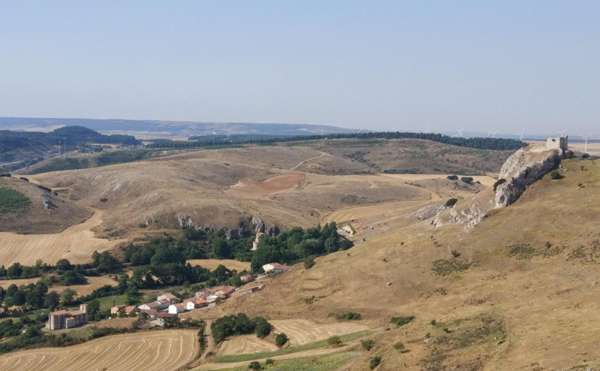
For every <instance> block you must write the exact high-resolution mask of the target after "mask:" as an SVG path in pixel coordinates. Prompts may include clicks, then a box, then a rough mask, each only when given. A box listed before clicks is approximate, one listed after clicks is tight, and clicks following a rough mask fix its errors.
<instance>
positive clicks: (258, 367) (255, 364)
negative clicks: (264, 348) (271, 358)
mask: <svg viewBox="0 0 600 371" xmlns="http://www.w3.org/2000/svg"><path fill="white" fill-rule="evenodd" d="M248 369H249V370H262V366H261V365H260V363H259V362H257V361H253V362H250V364H249V365H248Z"/></svg>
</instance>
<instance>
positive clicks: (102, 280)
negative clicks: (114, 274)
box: [0, 276, 117, 296]
mask: <svg viewBox="0 0 600 371" xmlns="http://www.w3.org/2000/svg"><path fill="white" fill-rule="evenodd" d="M39 280H40V279H39V278H24V279H16V280H0V287H2V288H4V289H6V288H7V287H8V286H10V285H12V284H15V285H17V286H22V285H28V284H30V283H36V282H37V281H39ZM87 280H88V284H87V285H71V286H62V285H53V286H51V287H50V288H48V291H56V292H59V293H60V292H63V291H64V290H65V289H67V288H69V289H71V290H75V291H76V292H77V295H78V296H82V295H87V294H90V293H91V292H92V291H94V290H95V289H97V288H100V287H102V286H106V285H111V286H114V285H116V284H117V281H115V280H113V279H112V278H111V277H109V276H98V277H87Z"/></svg>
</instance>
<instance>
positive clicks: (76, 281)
mask: <svg viewBox="0 0 600 371" xmlns="http://www.w3.org/2000/svg"><path fill="white" fill-rule="evenodd" d="M60 282H61V283H62V284H63V285H65V286H70V285H85V284H86V283H88V280H87V278H85V276H84V275H83V274H81V273H79V272H75V271H67V272H65V273H64V274H63V275H62V276H61V277H60Z"/></svg>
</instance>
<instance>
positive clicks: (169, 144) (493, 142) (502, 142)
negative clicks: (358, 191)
mask: <svg viewBox="0 0 600 371" xmlns="http://www.w3.org/2000/svg"><path fill="white" fill-rule="evenodd" d="M327 139H424V140H431V141H434V142H439V143H444V144H450V145H454V146H460V147H468V148H477V149H488V150H517V149H519V148H521V147H523V146H525V143H524V142H522V141H520V140H516V139H507V138H484V137H472V138H465V137H452V136H449V135H444V134H436V133H412V132H399V131H394V132H391V131H390V132H360V133H340V134H327V135H308V136H292V137H283V138H282V137H273V136H256V135H248V136H247V135H237V136H206V137H192V138H190V140H189V141H173V140H165V139H162V140H160V141H155V142H153V143H151V144H149V145H148V147H150V148H202V147H222V146H239V145H244V144H274V143H285V142H295V141H310V140H327Z"/></svg>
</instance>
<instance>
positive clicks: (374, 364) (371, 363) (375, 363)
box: [369, 356, 381, 370]
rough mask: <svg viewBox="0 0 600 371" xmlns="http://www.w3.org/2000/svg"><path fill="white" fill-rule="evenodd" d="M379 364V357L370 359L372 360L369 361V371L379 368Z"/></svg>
mask: <svg viewBox="0 0 600 371" xmlns="http://www.w3.org/2000/svg"><path fill="white" fill-rule="evenodd" d="M380 364H381V357H380V356H375V357H372V358H371V359H370V360H369V368H370V369H371V370H373V369H375V368H377V366H379V365H380Z"/></svg>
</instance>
